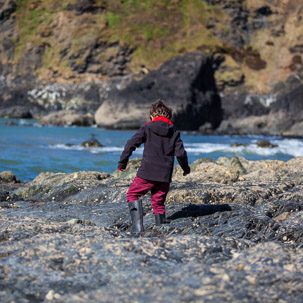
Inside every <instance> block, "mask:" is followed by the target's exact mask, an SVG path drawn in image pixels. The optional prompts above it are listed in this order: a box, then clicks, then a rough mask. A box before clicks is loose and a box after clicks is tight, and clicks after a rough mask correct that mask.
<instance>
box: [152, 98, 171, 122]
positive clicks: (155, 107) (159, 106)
mask: <svg viewBox="0 0 303 303" xmlns="http://www.w3.org/2000/svg"><path fill="white" fill-rule="evenodd" d="M150 117H151V119H153V118H156V117H165V118H167V119H171V117H172V109H171V108H170V107H168V106H167V105H165V104H164V102H163V101H162V100H161V99H158V100H156V102H155V103H153V104H152V105H151V107H150Z"/></svg>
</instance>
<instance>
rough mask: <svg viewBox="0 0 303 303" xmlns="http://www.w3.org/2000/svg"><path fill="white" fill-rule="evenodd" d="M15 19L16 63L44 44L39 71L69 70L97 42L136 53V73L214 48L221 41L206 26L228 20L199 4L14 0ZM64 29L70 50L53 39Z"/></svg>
mask: <svg viewBox="0 0 303 303" xmlns="http://www.w3.org/2000/svg"><path fill="white" fill-rule="evenodd" d="M87 3H88V4H87ZM81 5H82V6H81ZM87 5H90V7H89V9H87ZM81 10H82V11H81ZM58 16H60V18H61V19H64V18H66V20H68V22H65V23H64V22H62V20H61V19H60V20H59V17H58ZM15 17H16V24H17V29H18V33H19V38H18V39H17V40H16V42H15V43H16V48H15V61H16V62H18V61H19V60H20V58H21V57H22V55H23V54H24V52H25V50H26V49H28V48H31V47H33V48H34V47H38V46H40V45H43V43H44V45H46V51H45V53H44V56H45V58H43V62H42V63H43V66H42V69H43V68H44V69H48V68H50V67H51V66H55V67H56V68H57V69H59V67H60V66H61V72H62V73H64V72H66V73H68V72H69V69H71V59H70V58H76V60H77V62H76V64H81V62H84V61H85V60H86V58H87V54H86V53H85V49H89V48H92V47H93V46H94V45H96V44H99V45H100V44H102V45H104V44H105V45H111V44H113V43H115V42H119V43H120V45H121V44H122V45H128V46H129V47H130V48H131V49H133V50H134V52H133V54H132V62H131V68H132V69H133V70H134V71H135V72H136V71H139V69H140V67H141V66H145V67H147V68H149V69H155V68H157V67H159V66H160V65H161V64H162V63H164V62H165V61H166V60H169V59H171V58H173V57H175V56H176V55H178V54H184V53H186V52H190V51H195V50H197V49H203V50H204V51H207V50H213V49H214V48H215V47H216V46H217V45H218V44H220V41H219V40H217V39H216V38H215V37H214V35H213V34H212V32H211V31H210V30H208V29H207V22H208V20H209V19H210V18H220V19H222V21H224V18H226V16H225V15H224V13H223V12H222V10H221V9H219V8H218V7H216V6H208V5H207V4H206V2H204V1H201V0H171V1H166V0H145V1H141V0H128V1H122V0H95V1H94V2H87V1H76V0H62V1H59V0H43V1H42V0H18V2H17V10H16V13H15ZM58 20H59V21H60V22H61V23H62V24H61V25H60V22H59V21H58ZM54 24H56V25H54ZM58 24H59V25H58ZM58 26H61V28H58ZM56 31H57V32H56ZM64 31H66V32H68V33H69V36H68V39H70V41H69V49H68V51H66V44H67V41H66V39H61V40H62V41H61V40H60V39H58V37H57V36H59V34H60V33H61V32H64ZM56 34H57V35H56ZM64 53H68V57H64V56H65V55H64ZM109 56H110V55H109ZM102 59H103V60H106V59H108V58H106V55H105V58H102Z"/></svg>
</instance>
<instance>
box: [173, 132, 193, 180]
mask: <svg viewBox="0 0 303 303" xmlns="http://www.w3.org/2000/svg"><path fill="white" fill-rule="evenodd" d="M175 156H176V157H177V160H178V163H179V164H180V166H181V168H182V169H183V171H184V173H186V174H188V173H189V172H190V167H189V165H188V159H187V152H186V150H185V149H184V146H183V141H182V140H181V138H180V133H178V137H177V140H176V143H175Z"/></svg>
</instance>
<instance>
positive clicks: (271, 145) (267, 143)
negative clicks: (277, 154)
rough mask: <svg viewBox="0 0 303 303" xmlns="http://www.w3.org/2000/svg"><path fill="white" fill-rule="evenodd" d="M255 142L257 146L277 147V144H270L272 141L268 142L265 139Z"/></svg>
mask: <svg viewBox="0 0 303 303" xmlns="http://www.w3.org/2000/svg"><path fill="white" fill-rule="evenodd" d="M256 144H257V146H258V147H262V148H274V147H278V145H277V144H272V143H270V142H269V141H267V140H260V141H257V143H256Z"/></svg>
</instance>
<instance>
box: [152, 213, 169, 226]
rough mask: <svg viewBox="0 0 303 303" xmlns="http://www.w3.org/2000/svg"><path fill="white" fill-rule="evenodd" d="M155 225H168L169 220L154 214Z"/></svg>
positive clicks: (163, 215)
mask: <svg viewBox="0 0 303 303" xmlns="http://www.w3.org/2000/svg"><path fill="white" fill-rule="evenodd" d="M155 220H156V225H161V224H168V223H170V220H168V219H166V217H165V213H164V214H155Z"/></svg>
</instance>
